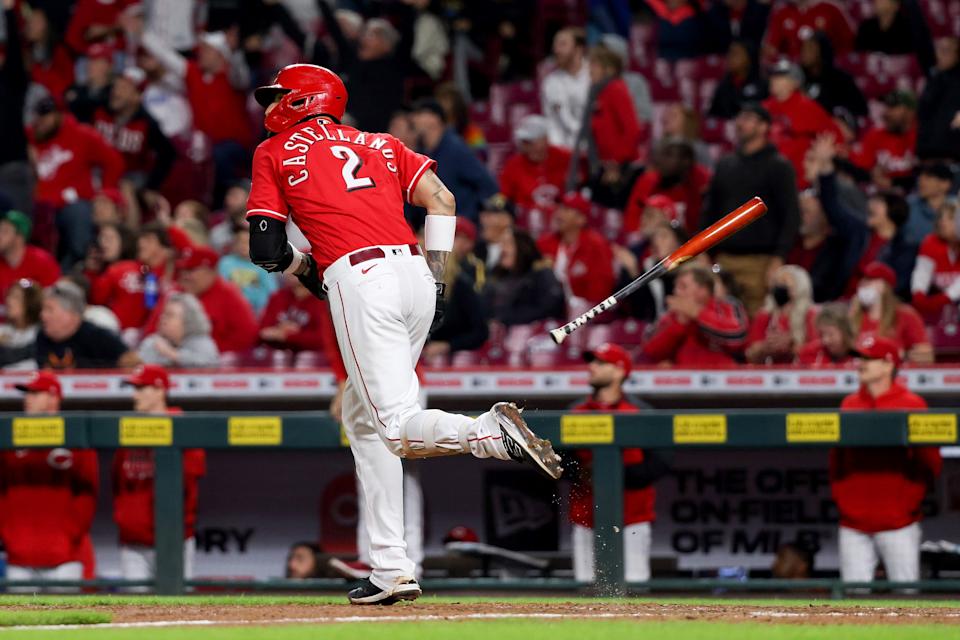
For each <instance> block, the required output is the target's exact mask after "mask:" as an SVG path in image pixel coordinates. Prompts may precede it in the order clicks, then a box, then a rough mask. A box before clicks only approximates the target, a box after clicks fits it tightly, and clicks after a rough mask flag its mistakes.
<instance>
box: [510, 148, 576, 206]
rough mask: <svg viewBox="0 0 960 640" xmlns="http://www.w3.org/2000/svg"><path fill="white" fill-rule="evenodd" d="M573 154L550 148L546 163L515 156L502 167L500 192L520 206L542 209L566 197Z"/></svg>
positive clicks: (519, 154)
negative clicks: (565, 184)
mask: <svg viewBox="0 0 960 640" xmlns="http://www.w3.org/2000/svg"><path fill="white" fill-rule="evenodd" d="M570 157H571V154H570V152H569V151H567V150H566V149H561V148H560V147H554V146H552V145H551V146H548V147H547V157H546V159H545V160H544V161H543V162H531V161H530V159H529V158H527V156H525V155H523V154H522V153H515V154H513V155H512V156H510V157H509V158H507V161H506V162H505V163H504V164H503V170H502V171H501V172H500V192H501V193H502V194H503V195H505V196H506V197H507V198H508V199H510V200H512V201H513V202H515V203H517V204H518V205H520V206H521V207H535V206H543V205H548V204H552V203H554V202H556V201H557V200H559V199H560V196H561V195H563V185H564V182H565V181H566V179H567V170H568V169H569V168H570Z"/></svg>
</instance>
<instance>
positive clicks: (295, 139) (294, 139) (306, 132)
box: [282, 120, 397, 187]
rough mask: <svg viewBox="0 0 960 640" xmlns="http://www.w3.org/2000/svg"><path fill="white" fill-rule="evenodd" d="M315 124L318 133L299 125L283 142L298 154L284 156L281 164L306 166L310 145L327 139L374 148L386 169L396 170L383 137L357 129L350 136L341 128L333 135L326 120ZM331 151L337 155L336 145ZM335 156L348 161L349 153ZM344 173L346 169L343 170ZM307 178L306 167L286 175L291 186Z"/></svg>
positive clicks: (391, 150) (315, 130)
mask: <svg viewBox="0 0 960 640" xmlns="http://www.w3.org/2000/svg"><path fill="white" fill-rule="evenodd" d="M316 124H317V128H318V129H319V130H320V131H319V133H318V132H317V129H314V128H313V127H300V128H299V129H298V130H297V132H296V133H294V134H293V135H291V136H290V138H289V139H287V141H286V142H285V143H284V144H283V148H284V150H286V151H292V152H295V153H297V154H298V155H295V156H285V157H284V158H283V160H282V163H283V166H285V167H290V166H306V164H307V153H308V152H309V151H310V147H312V146H313V145H314V144H315V143H317V142H319V141H321V140H328V141H330V142H348V143H350V144H355V145H359V146H364V147H369V148H371V149H375V150H377V151H379V152H380V153H381V154H383V157H384V159H385V160H386V161H387V162H386V167H387V169H389V170H390V171H391V172H393V173H396V172H397V166H396V165H395V164H394V163H393V159H394V157H395V155H394V152H393V149H391V148H390V147H388V146H386V145H387V141H386V140H385V139H384V138H381V137H380V136H378V135H375V134H368V133H365V132H363V131H357V133H356V135H354V136H353V137H352V138H351V137H350V136H349V135H347V134H346V133H344V131H343V129H339V128H338V129H337V130H336V135H334V134H333V133H330V130H329V129H327V122H326V120H317V121H316ZM367 138H369V139H370V141H369V142H367ZM333 151H334V155H335V156H337V152H336V147H334V149H333ZM337 157H339V158H340V159H341V160H347V161H349V160H350V157H351V154H346V153H344V154H342V155H341V156H337ZM354 157H355V156H354ZM345 169H346V167H345ZM344 174H346V170H345V171H344ZM309 178H310V172H309V171H307V169H301V170H300V172H299V173H298V174H295V175H290V176H287V184H289V185H290V186H291V187H295V186H297V185H298V184H300V183H301V182H303V181H304V180H307V179H309ZM359 181H361V182H362V181H363V179H362V178H360V179H359Z"/></svg>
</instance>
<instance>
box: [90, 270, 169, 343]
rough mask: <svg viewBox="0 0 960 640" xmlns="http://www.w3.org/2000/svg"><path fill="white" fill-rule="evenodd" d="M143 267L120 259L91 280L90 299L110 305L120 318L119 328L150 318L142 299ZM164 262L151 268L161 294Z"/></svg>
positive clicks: (142, 322)
mask: <svg viewBox="0 0 960 640" xmlns="http://www.w3.org/2000/svg"><path fill="white" fill-rule="evenodd" d="M144 268H145V266H144V265H142V264H140V263H139V262H137V261H136V260H121V261H120V262H115V263H114V264H112V265H110V266H109V267H107V270H106V271H104V272H103V273H102V274H101V275H100V276H98V277H97V279H96V280H94V281H93V282H92V283H91V287H90V302H92V303H93V304H99V305H103V306H106V307H109V308H110V310H111V311H113V313H114V314H115V315H116V316H117V320H119V321H120V328H122V329H129V328H131V327H134V328H139V327H142V326H143V325H144V324H145V323H146V322H147V320H148V319H149V318H150V312H151V311H152V309H148V308H147V305H146V301H145V299H144V294H143V287H144ZM165 272H166V265H161V266H160V267H159V268H157V269H154V270H153V274H154V276H155V277H156V278H157V284H158V287H159V291H158V293H160V294H162V293H163V290H164V288H165V286H166V285H165V282H164V281H165Z"/></svg>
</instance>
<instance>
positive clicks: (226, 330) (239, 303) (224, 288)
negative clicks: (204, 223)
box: [177, 247, 258, 353]
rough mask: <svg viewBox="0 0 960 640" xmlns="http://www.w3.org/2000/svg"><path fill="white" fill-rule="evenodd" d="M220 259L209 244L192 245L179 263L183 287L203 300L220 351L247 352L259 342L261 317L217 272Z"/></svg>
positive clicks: (233, 286) (237, 290)
mask: <svg viewBox="0 0 960 640" xmlns="http://www.w3.org/2000/svg"><path fill="white" fill-rule="evenodd" d="M219 259H220V256H218V255H217V253H216V252H215V251H214V250H213V249H210V248H209V247H190V248H188V249H187V250H186V251H184V252H183V257H182V258H181V259H180V260H179V261H178V262H177V269H178V271H179V274H180V275H179V279H180V286H181V287H183V290H184V291H186V292H187V293H192V294H193V295H195V296H197V298H198V299H199V300H200V303H201V304H202V305H203V308H204V309H205V310H206V312H207V317H208V318H210V324H211V326H212V330H211V335H212V336H213V340H214V342H216V343H217V348H219V349H220V352H221V353H224V352H227V351H245V350H246V349H249V348H251V347H252V346H253V345H254V344H256V342H257V333H258V332H257V319H256V317H255V316H254V314H253V309H252V308H251V307H250V303H249V302H247V299H246V298H244V297H243V294H242V293H240V289H238V288H237V287H236V285H234V284H231V283H229V282H227V281H225V280H224V279H223V278H221V277H220V275H219V274H218V273H217V262H218V261H219Z"/></svg>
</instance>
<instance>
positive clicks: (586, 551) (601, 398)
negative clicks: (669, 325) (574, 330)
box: [570, 343, 667, 582]
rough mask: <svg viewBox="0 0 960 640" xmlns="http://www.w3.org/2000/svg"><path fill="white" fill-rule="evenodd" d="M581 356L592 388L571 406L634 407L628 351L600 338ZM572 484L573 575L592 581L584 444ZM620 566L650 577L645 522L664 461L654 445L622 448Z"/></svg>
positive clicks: (588, 457)
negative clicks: (626, 387) (627, 392)
mask: <svg viewBox="0 0 960 640" xmlns="http://www.w3.org/2000/svg"><path fill="white" fill-rule="evenodd" d="M583 359H584V360H586V361H587V363H588V365H589V367H590V387H591V388H592V389H593V393H592V394H591V395H590V397H589V398H587V399H586V400H585V401H583V402H581V403H579V404H577V405H576V406H575V407H573V411H575V412H580V411H596V412H602V413H635V412H637V411H639V409H638V407H637V406H636V405H634V404H631V403H630V402H629V401H628V400H627V399H626V397H625V396H624V393H623V383H624V382H625V381H626V380H627V379H628V378H629V377H630V368H631V362H630V356H629V355H628V354H627V352H626V350H624V348H623V347H621V346H620V345H617V344H611V343H604V344H601V345H600V346H598V347H596V348H594V349H592V350H590V351H585V352H584V354H583ZM573 454H574V456H575V457H576V460H575V461H574V463H573V466H574V467H575V469H576V472H575V473H574V474H573V476H574V480H573V486H572V487H571V488H570V521H571V522H572V523H573V533H572V535H571V538H572V547H573V577H574V579H575V580H577V581H578V582H592V581H593V580H594V578H595V576H594V568H593V556H594V549H593V547H594V545H593V540H594V532H593V505H594V499H593V480H592V477H591V476H592V473H591V470H592V466H593V454H592V453H591V452H590V451H589V450H586V449H578V450H576V451H574V452H573ZM623 467H624V468H623V474H624V494H623V522H622V527H623V529H622V531H621V534H622V535H623V570H624V575H625V577H626V579H627V581H629V582H645V581H647V580H649V579H650V538H651V532H650V523H652V522H653V520H654V518H655V517H656V514H655V512H654V500H655V498H656V490H655V489H654V487H653V483H654V482H655V481H656V480H657V478H659V477H660V476H662V475H663V474H664V473H666V471H667V465H666V462H665V461H664V460H663V458H662V457H661V456H660V455H658V454H657V452H655V451H644V450H643V449H637V448H629V449H624V451H623Z"/></svg>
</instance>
